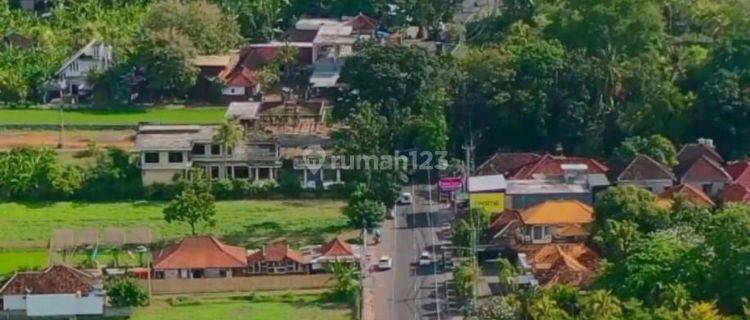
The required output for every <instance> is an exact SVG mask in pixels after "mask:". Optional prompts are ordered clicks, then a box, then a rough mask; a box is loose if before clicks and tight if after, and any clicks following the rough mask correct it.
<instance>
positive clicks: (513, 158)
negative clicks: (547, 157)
mask: <svg viewBox="0 0 750 320" xmlns="http://www.w3.org/2000/svg"><path fill="white" fill-rule="evenodd" d="M541 157H542V156H540V155H538V154H536V153H529V152H509V153H506V152H498V153H495V154H494V155H492V157H490V158H489V159H487V161H485V162H484V163H482V164H481V165H479V167H477V170H476V171H477V173H476V175H478V176H490V175H496V174H502V175H506V176H508V175H510V174H512V173H514V172H516V171H517V170H518V169H520V168H522V167H523V166H525V165H528V164H531V163H534V162H536V161H538V160H539V159H540V158H541Z"/></svg>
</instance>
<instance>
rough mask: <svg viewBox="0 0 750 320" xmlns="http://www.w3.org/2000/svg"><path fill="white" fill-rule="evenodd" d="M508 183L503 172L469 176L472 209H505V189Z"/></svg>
mask: <svg viewBox="0 0 750 320" xmlns="http://www.w3.org/2000/svg"><path fill="white" fill-rule="evenodd" d="M506 188H507V183H506V181H505V177H504V176H503V175H502V174H497V175H491V176H478V177H469V184H468V190H469V202H470V204H471V208H472V209H479V210H482V211H484V212H487V213H498V212H502V211H503V210H505V189H506Z"/></svg>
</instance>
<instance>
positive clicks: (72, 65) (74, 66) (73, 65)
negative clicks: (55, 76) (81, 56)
mask: <svg viewBox="0 0 750 320" xmlns="http://www.w3.org/2000/svg"><path fill="white" fill-rule="evenodd" d="M70 71H73V72H77V71H78V61H73V62H71V63H70Z"/></svg>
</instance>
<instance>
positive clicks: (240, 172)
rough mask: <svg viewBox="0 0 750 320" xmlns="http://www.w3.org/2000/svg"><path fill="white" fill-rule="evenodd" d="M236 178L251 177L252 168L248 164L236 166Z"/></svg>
mask: <svg viewBox="0 0 750 320" xmlns="http://www.w3.org/2000/svg"><path fill="white" fill-rule="evenodd" d="M234 178H235V179H250V168H248V167H246V166H237V167H234Z"/></svg>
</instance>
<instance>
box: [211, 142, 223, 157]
mask: <svg viewBox="0 0 750 320" xmlns="http://www.w3.org/2000/svg"><path fill="white" fill-rule="evenodd" d="M211 154H212V155H220V154H221V145H218V144H212V145H211Z"/></svg>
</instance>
